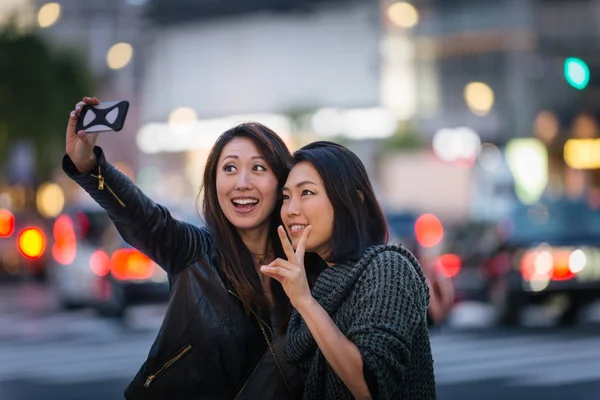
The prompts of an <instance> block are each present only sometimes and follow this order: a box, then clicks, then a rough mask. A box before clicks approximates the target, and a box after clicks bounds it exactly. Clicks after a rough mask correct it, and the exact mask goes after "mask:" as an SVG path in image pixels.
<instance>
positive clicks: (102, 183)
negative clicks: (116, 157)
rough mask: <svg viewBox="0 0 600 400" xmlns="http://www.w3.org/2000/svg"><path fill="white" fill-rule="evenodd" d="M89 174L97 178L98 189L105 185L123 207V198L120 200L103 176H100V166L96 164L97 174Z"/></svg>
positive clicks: (102, 188)
mask: <svg viewBox="0 0 600 400" xmlns="http://www.w3.org/2000/svg"><path fill="white" fill-rule="evenodd" d="M90 176H92V177H94V178H97V179H98V190H104V187H106V188H107V189H108V191H109V192H110V194H112V195H113V197H114V198H115V199H117V201H118V202H119V204H120V205H121V207H123V208H125V203H124V202H123V200H121V199H120V198H119V196H117V194H116V193H115V192H114V191H113V190H112V189H111V188H110V186H108V185H107V184H106V183H105V182H104V177H103V176H102V169H101V168H100V166H98V175H94V174H90Z"/></svg>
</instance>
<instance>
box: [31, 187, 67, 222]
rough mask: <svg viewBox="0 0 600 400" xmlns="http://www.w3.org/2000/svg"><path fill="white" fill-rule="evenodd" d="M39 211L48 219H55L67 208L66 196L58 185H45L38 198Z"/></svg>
mask: <svg viewBox="0 0 600 400" xmlns="http://www.w3.org/2000/svg"><path fill="white" fill-rule="evenodd" d="M36 205H37V209H38V211H39V212H40V214H41V215H43V216H44V217H46V218H54V217H56V216H57V215H58V214H60V213H61V212H62V210H63V207H64V206H65V195H64V193H63V190H62V189H61V187H60V186H58V185H57V184H56V183H51V182H46V183H43V184H42V185H41V186H40V187H39V189H38V191H37V196H36Z"/></svg>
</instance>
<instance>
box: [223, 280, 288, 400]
mask: <svg viewBox="0 0 600 400" xmlns="http://www.w3.org/2000/svg"><path fill="white" fill-rule="evenodd" d="M227 291H228V292H229V293H230V294H231V295H233V296H234V297H236V298H237V299H239V300H241V299H240V298H239V297H238V295H236V294H235V293H233V291H231V290H229V289H227ZM252 314H253V315H254V317H255V318H256V320H257V321H258V326H260V330H261V332H262V334H263V336H264V338H265V340H266V342H267V345H268V346H269V351H270V352H271V355H272V356H273V359H274V360H275V365H277V369H279V373H280V374H281V377H282V378H283V383H285V387H286V388H287V390H288V392H289V393H290V394H291V395H293V393H292V389H291V388H290V384H289V383H288V381H287V378H286V377H285V374H284V373H283V369H282V368H281V365H280V364H279V359H278V358H277V355H276V354H275V350H273V346H272V345H271V340H270V339H269V335H267V331H266V330H265V327H267V329H268V330H269V332H271V337H273V336H275V334H274V333H273V330H272V329H271V327H270V326H269V325H268V324H266V323H265V321H263V320H262V319H261V318H260V317H259V316H258V315H256V313H255V312H254V311H252ZM256 368H258V364H257V365H256V367H255V368H254V370H253V371H252V374H250V376H249V377H248V379H246V382H245V383H244V386H242V388H241V389H240V391H239V392H238V394H237V395H236V396H235V398H236V399H237V398H238V397H239V395H240V394H241V393H242V391H243V390H244V388H245V387H246V384H247V383H248V381H249V380H250V377H252V375H253V374H254V371H256Z"/></svg>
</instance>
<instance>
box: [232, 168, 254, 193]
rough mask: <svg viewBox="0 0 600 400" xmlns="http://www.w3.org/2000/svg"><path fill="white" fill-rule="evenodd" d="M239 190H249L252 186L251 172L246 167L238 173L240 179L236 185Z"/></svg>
mask: <svg viewBox="0 0 600 400" xmlns="http://www.w3.org/2000/svg"><path fill="white" fill-rule="evenodd" d="M235 188H236V189H237V190H247V189H251V188H252V179H251V177H250V173H249V172H248V171H246V170H245V169H244V170H242V171H240V173H239V174H238V181H237V184H236V186H235Z"/></svg>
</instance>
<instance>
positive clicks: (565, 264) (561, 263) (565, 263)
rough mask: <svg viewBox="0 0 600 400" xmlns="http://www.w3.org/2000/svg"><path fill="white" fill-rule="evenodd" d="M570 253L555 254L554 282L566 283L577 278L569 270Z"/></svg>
mask: <svg viewBox="0 0 600 400" xmlns="http://www.w3.org/2000/svg"><path fill="white" fill-rule="evenodd" d="M570 255H571V252H570V251H555V252H554V269H553V270H552V280H555V281H566V280H569V279H571V278H574V277H575V274H574V273H573V272H571V270H570V269H569V256H570Z"/></svg>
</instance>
